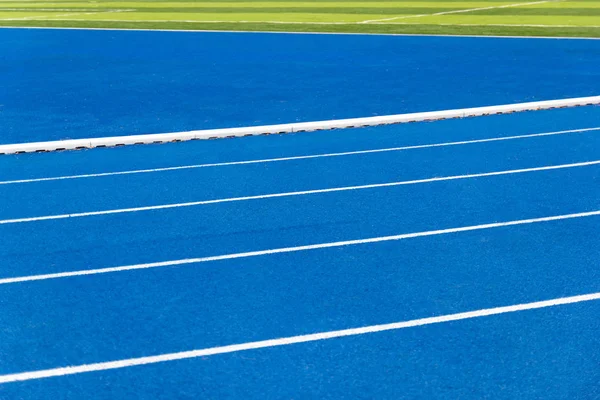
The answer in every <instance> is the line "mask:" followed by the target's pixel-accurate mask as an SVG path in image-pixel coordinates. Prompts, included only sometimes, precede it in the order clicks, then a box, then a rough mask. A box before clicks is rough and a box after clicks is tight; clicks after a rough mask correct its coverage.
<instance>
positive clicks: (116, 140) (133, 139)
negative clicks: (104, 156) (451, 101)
mask: <svg viewBox="0 0 600 400" xmlns="http://www.w3.org/2000/svg"><path fill="white" fill-rule="evenodd" d="M594 104H600V96H590V97H579V98H571V99H560V100H546V101H535V102H529V103H517V104H507V105H498V106H488V107H476V108H462V109H456V110H445V111H431V112H422V113H410V114H397V115H385V116H377V117H364V118H351V119H338V120H329V121H316V122H298V123H290V124H280V125H267V126H253V127H245V128H225V129H208V130H200V131H189V132H173V133H157V134H150V135H130V136H115V137H104V138H90V139H73V140H59V141H52V142H37V143H17V144H8V145H0V154H14V153H27V152H36V151H55V150H69V149H71V150H72V149H81V148H94V147H98V146H118V145H128V144H149V143H163V142H172V141H184V140H194V139H213V138H226V137H239V136H250V135H262V134H276V133H289V132H304V131H317V130H325V129H337V128H355V127H362V126H377V125H387V124H400V123H407V122H418V121H435V120H441V119H447V118H465V117H475V116H483V115H490V114H506V113H513V112H519V111H534V110H547V109H552V108H562V107H576V106H586V105H594Z"/></svg>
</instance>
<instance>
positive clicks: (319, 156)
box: [0, 127, 600, 185]
mask: <svg viewBox="0 0 600 400" xmlns="http://www.w3.org/2000/svg"><path fill="white" fill-rule="evenodd" d="M593 131H600V127H596V128H583V129H570V130H566V131H556V132H544V133H534V134H529V135H518V136H505V137H495V138H488V139H476V140H463V141H459V142H446V143H433V144H422V145H414V146H403V147H389V148H384V149H372V150H358V151H346V152H342V153H327V154H313V155H305V156H294V157H280V158H267V159H260V160H247V161H230V162H221V163H212V164H195V165H181V166H176V167H163V168H152V169H138V170H130V171H117V172H101V173H96V174H81V175H66V176H54V177H48V178H31V179H18V180H12V181H0V185H12V184H19V183H32V182H48V181H59V180H66V179H83V178H98V177H105V176H115V175H133V174H145V173H152V172H166V171H178V170H185V169H196V168H210V167H224V166H231V165H247V164H262V163H272V162H281V161H295V160H308V159H312V158H325V157H342V156H352V155H359V154H373V153H386V152H393V151H404V150H416V149H427V148H432V147H446V146H459V145H466V144H475V143H488V142H499V141H503V140H516V139H528V138H536V137H542V136H553V135H563V134H568V133H583V132H593Z"/></svg>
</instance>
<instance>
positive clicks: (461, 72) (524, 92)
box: [0, 29, 600, 144]
mask: <svg viewBox="0 0 600 400" xmlns="http://www.w3.org/2000/svg"><path fill="white" fill-rule="evenodd" d="M598 65H600V41H599V40H576V39H516V38H457V37H419V36H382V35H306V34H273V33H252V34H250V33H209V32H136V31H110V30H109V31H86V30H49V29H0V77H1V82H0V144H7V143H21V142H33V141H45V140H59V139H67V138H72V139H77V138H87V137H104V136H118V135H131V134H145V133H162V132H173V131H176V132H177V131H186V130H197V129H207V128H230V127H237V126H250V125H264V124H274V123H288V122H296V121H316V120H329V119H339V118H354V117H367V116H373V115H387V114H401V113H406V112H420V111H435V110H445V109H451V108H465V107H476V106H485V105H498V104H510V103H519V102H527V101H536V100H553V99H560V98H571V97H584V96H593V95H597V94H598V93H600V68H598ZM549 66H551V68H549Z"/></svg>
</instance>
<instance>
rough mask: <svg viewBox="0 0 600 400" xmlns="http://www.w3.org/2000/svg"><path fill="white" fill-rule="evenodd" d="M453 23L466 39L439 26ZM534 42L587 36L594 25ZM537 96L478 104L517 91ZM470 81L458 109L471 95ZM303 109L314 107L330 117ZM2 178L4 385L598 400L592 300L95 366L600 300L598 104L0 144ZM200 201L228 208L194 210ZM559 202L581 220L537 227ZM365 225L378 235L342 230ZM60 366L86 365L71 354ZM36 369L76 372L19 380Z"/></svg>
mask: <svg viewBox="0 0 600 400" xmlns="http://www.w3.org/2000/svg"><path fill="white" fill-rule="evenodd" d="M4 34H5V35H6V32H5V33H4ZM35 34H37V33H36V32H29V31H24V32H22V33H20V35H35ZM62 34H63V33H62V32H56V33H53V34H52V35H48V40H58V38H59V37H60V35H62ZM87 34H89V35H92V36H93V35H95V33H93V32H92V33H87ZM14 35H15V36H18V35H17V34H16V33H15V34H14ZM130 35H131V37H132V38H138V36H137V35H139V34H137V33H130ZM274 37H275V36H269V35H263V36H261V35H257V36H256V38H257V40H259V39H260V40H265V41H268V40H275V39H273V38H274ZM229 38H230V40H232V41H236V40H237V39H236V36H235V35H231V36H230V37H229ZM293 38H295V39H294V40H297V41H298V46H301V45H303V43H304V41H310V40H313V39H312V38H313V37H312V36H298V37H296V36H293ZM15 40H17V39H15ZM136 40H137V39H136ZM344 40H346V39H345V37H332V38H331V41H340V42H341V43H344ZM366 40H367V39H361V38H358V43H359V44H360V43H363V41H366ZM378 40H390V41H393V40H396V39H395V38H389V39H378ZM411 40H412V39H409V42H410V41H411ZM444 40H447V43H454V41H455V39H427V41H430V42H431V43H439V42H443V41H444ZM466 40H467V41H471V40H472V41H474V42H477V40H476V39H466ZM490 41H492V39H490ZM508 42H510V41H509V40H507V43H508ZM348 43H349V42H348ZM511 43H520V42H518V41H514V42H511ZM523 43H525V42H523ZM537 43H538V44H539V43H542V44H544V45H542V46H541V47H542V48H545V46H546V45H547V46H551V43H552V45H554V44H558V45H562V43H570V45H571V46H573V51H574V52H577V51H579V49H582V48H584V47H585V46H584V45H583V43H587V42H580V41H572V42H566V41H565V42H560V41H547V42H546V41H540V42H537ZM599 44H600V42H599ZM109 45H110V43H109V44H104V45H103V46H109ZM204 45H205V46H209V45H208V44H204ZM304 45H307V44H306V43H304ZM136 48H137V47H136ZM140 51H141V50H140ZM165 51H166V50H165ZM169 51H175V50H169ZM513 51H515V52H516V50H513ZM523 51H524V50H523ZM90 52H92V50H90ZM525 53H527V52H525ZM430 54H434V53H430ZM518 54H521V52H520V51H519V52H518ZM597 54H599V53H597ZM390 57H391V56H390ZM440 57H443V56H440ZM258 58H259V57H258V56H257V60H255V62H256V65H257V67H258V65H264V63H263V60H258ZM383 59H384V60H386V59H387V58H386V57H385V56H384V57H383ZM338 61H339V62H344V60H338ZM89 62H90V63H91V62H93V58H92V59H90V60H89ZM140 62H141V61H140ZM382 62H385V61H382ZM309 64H310V63H309ZM308 67H310V65H308ZM164 68H165V70H166V69H168V68H171V67H168V68H167V67H164ZM332 68H333V67H332ZM542 70H543V69H542ZM553 71H554V70H553ZM363 72H364V70H363ZM487 72H488V73H492V72H490V71H487ZM555 72H556V71H555ZM482 73H483V72H482ZM515 74H517V72H515ZM519 76H521V75H519ZM340 79H342V78H340ZM565 79H567V78H565ZM590 79H592V78H591V75H590ZM596 83H597V82H596ZM454 84H457V85H458V83H454ZM540 85H542V86H543V85H544V83H543V82H541V83H540ZM473 87H474V86H473ZM498 87H499V86H498ZM563 88H564V90H567V91H570V92H569V93H563V94H565V95H567V94H568V95H575V94H577V95H583V94H597V93H592V92H591V90H592V88H591V87H586V86H585V85H582V86H577V85H574V86H572V87H571V86H568V85H565V86H563ZM380 89H381V88H380ZM446 89H447V87H446ZM579 89H581V90H579ZM588 89H589V91H590V92H588V93H584V92H585V91H586V90H588ZM373 90H377V89H373ZM529 91H531V93H533V88H532V87H530V88H522V91H517V92H515V91H513V90H512V88H509V89H507V90H506V92H505V93H499V92H494V93H495V94H494V95H492V94H490V97H488V98H485V99H483V100H481V99H480V100H481V101H483V102H484V103H488V102H498V100H499V99H501V100H502V101H504V100H506V101H512V100H517V98H518V99H519V100H524V99H526V98H529V97H528V96H529V95H528V94H527V93H529ZM215 92H218V90H215ZM263 93H264V91H263ZM290 93H291V92H290ZM509 93H510V95H509ZM538 93H542V94H543V97H546V96H550V97H556V93H552V94H550V91H538ZM430 94H431V93H430ZM453 95H455V97H454V100H452V101H453V102H454V101H455V102H454V103H453V104H456V105H458V104H463V105H464V102H466V101H468V100H467V97H466V96H463V95H458V94H455V93H452V92H450V93H449V96H450V98H451V99H452V98H453V97H452V96H453ZM496 95H497V97H495V96H496ZM102 96H104V95H102ZM102 96H100V97H102ZM415 96H420V95H415ZM326 98H327V97H326ZM328 99H329V100H331V101H333V97H330V98H328ZM379 100H381V101H382V102H384V103H385V102H386V100H384V99H381V98H379ZM36 101H43V100H36ZM124 101H127V99H125V100H124ZM419 101H424V97H423V99H422V100H419V99H416V100H415V102H416V104H421V105H422V104H423V103H419ZM90 104H91V103H90ZM216 104H220V103H219V102H217V103H216ZM306 104H308V103H306ZM366 104H367V103H364V104H363V105H366ZM381 104H383V103H379V104H375V105H376V106H377V107H379V108H378V109H380V110H384V111H385V112H388V111H391V109H389V108H386V107H382V106H381ZM386 104H388V105H391V104H392V102H391V101H388V102H387V103H386ZM430 104H431V103H430ZM375 105H374V106H375ZM438 105H439V104H433V105H432V108H438ZM111 107H112V106H111ZM294 107H295V106H294ZM377 107H376V108H377ZM109 108H110V107H109ZM445 108H448V107H445ZM116 109H117V108H116V105H115V109H114V110H113V111H115V110H116ZM300 109H302V107H299V108H298V110H300ZM216 110H218V107H217V106H215V114H212V116H211V117H210V118H216V116H217V114H216ZM303 110H304V111H306V110H307V109H305V108H304V109H303ZM357 110H359V108H356V109H354V111H357ZM373 110H375V108H373V109H371V110H369V109H367V108H362V109H361V112H362V114H363V115H364V114H368V113H370V112H372V111H373ZM187 111H190V109H187ZM304 111H303V112H304ZM110 112H111V111H110V109H109V111H108V114H107V115H110ZM115 112H116V111H115ZM306 112H307V113H306V114H301V113H299V114H297V116H298V118H301V117H302V116H309V115H310V116H311V117H315V116H322V117H325V115H323V114H320V115H319V114H318V111H317V110H316V109H314V110H312V111H310V112H308V111H306ZM249 113H251V111H249ZM333 114H335V116H342V115H340V114H338V111H332V115H329V116H334V115H333ZM206 115H208V114H206ZM270 115H271V116H273V117H272V118H273V119H274V120H275V119H277V118H279V115H283V114H277V113H276V112H275V113H273V114H270ZM288 115H290V114H288ZM172 117H173V118H175V116H172ZM210 118H207V120H208V121H214V120H212V119H210ZM10 120H11V118H9V121H10ZM247 121H248V120H245V121H244V123H245V122H247ZM192 122H194V121H192ZM195 122H197V121H195ZM228 122H232V120H229V121H228ZM8 123H9V124H10V123H11V122H8ZM111 123H112V122H111ZM207 123H208V124H210V122H207ZM240 123H242V122H241V120H240ZM106 126H108V125H106ZM106 126H105V128H106ZM111 126H113V127H112V128H106V129H116V128H114V127H115V126H116V125H111ZM150 126H153V127H154V128H156V129H162V128H161V125H160V124H157V125H147V126H146V127H150ZM182 127H183V126H182ZM130 128H131V127H130V126H129V127H128V130H131V129H130ZM154 128H152V129H154ZM32 129H33V128H32ZM103 129H104V128H103ZM33 131H34V130H31V131H29V132H30V133H31V132H33ZM38 132H41V131H38ZM374 150H378V151H374ZM348 152H349V153H352V154H340V153H348ZM308 156H318V157H308ZM281 158H291V159H285V160H282V159H281ZM246 161H256V162H252V163H246ZM224 163H229V164H224ZM0 171H1V173H0V238H2V240H1V241H0V318H1V322H0V382H2V381H3V379H4V381H7V382H6V383H4V384H2V383H0V398H2V399H3V400H4V399H7V400H8V399H28V400H29V399H82V398H85V399H102V400H107V399H111V400H119V399H198V398H207V399H223V398H244V399H254V398H255V399H282V398H324V399H325V398H331V399H339V398H389V399H398V398H426V399H430V398H436V399H457V398H462V399H481V398H493V399H515V398H520V399H533V398H544V399H565V398H569V399H598V398H600V385H598V382H600V368H599V367H598V366H599V365H600V336H599V335H598V330H599V329H600V319H598V315H599V313H600V301H598V300H596V301H578V302H576V303H574V304H566V305H557V306H552V307H547V308H541V309H525V310H523V311H519V312H511V313H508V312H501V313H499V314H498V315H491V316H480V317H478V318H472V319H463V320H456V321H451V322H440V323H438V324H433V325H419V324H417V325H419V326H414V327H407V328H402V329H395V330H389V331H385V332H378V333H363V334H358V335H354V336H347V337H338V338H331V339H323V340H316V341H311V342H306V343H298V344H284V345H280V346H277V347H272V346H271V347H265V348H261V349H255V350H244V351H235V352H231V353H224V354H215V355H209V356H206V355H204V356H193V357H191V358H186V359H180V360H175V361H162V362H152V363H150V364H147V365H142V366H122V368H113V369H107V370H98V368H97V367H94V365H95V364H96V363H103V362H110V361H119V360H136V359H139V358H140V357H147V356H161V355H169V354H173V353H178V352H183V351H190V350H195V349H207V348H212V347H219V346H226V345H232V344H246V343H250V342H255V341H262V340H267V339H277V338H290V337H295V336H298V335H305V334H314V333H320V332H332V331H338V330H343V329H349V328H359V327H372V326H376V325H380V324H387V323H393V322H402V321H412V320H416V319H421V318H428V317H436V316H445V315H450V314H455V313H462V312H467V311H478V310H485V309H489V308H494V307H504V306H512V305H519V304H528V303H532V302H538V301H544V300H553V299H561V298H565V297H570V296H576V295H586V294H596V295H597V294H598V293H599V292H600V108H599V107H581V108H574V109H560V110H549V111H540V112H530V113H518V114H511V115H501V116H490V117H480V118H471V119H463V120H447V121H439V122H433V123H417V124H410V125H392V126H383V127H374V128H362V129H346V130H335V131H327V132H311V133H301V134H290V135H275V136H261V137H247V138H239V139H230V140H228V139H224V140H215V141H197V142H187V143H179V144H167V145H148V146H132V147H121V148H114V149H96V150H90V151H78V152H65V153H47V154H26V155H17V156H3V157H0ZM486 173H496V174H493V175H489V174H488V175H482V174H486ZM82 175H83V176H82ZM434 178H437V180H434ZM385 183H389V184H390V185H387V186H376V187H364V186H365V185H375V184H385ZM332 188H337V189H338V190H337V191H327V190H328V189H332ZM300 191H311V192H309V193H305V192H304V193H298V192H300ZM283 194H285V195H283ZM273 195H277V196H273ZM252 196H254V198H249V197H252ZM207 200H218V201H216V202H212V203H209V204H189V203H190V202H191V203H194V202H201V201H207ZM139 207H148V208H149V209H142V210H140V209H139ZM161 207H162V208H161ZM165 207H168V208H165ZM90 212H91V213H96V215H90V214H88V213H90ZM582 213H587V214H582ZM556 216H567V217H565V219H560V220H556V219H555V220H548V221H543V220H540V218H544V217H556ZM525 220H530V221H528V222H529V223H525V222H527V221H525ZM511 221H512V225H505V226H488V227H482V225H485V224H493V223H508V222H511ZM519 221H521V222H519ZM466 227H470V228H468V229H469V230H464V229H463V228H466ZM450 228H457V229H456V230H455V231H447V232H446V231H444V232H437V234H434V231H438V230H444V229H450ZM461 229H463V230H462V231H461ZM417 232H421V233H422V234H421V236H420V237H413V238H396V239H398V240H385V239H381V238H385V237H387V236H393V235H400V234H407V233H417ZM369 238H380V241H378V242H373V243H357V242H351V243H347V244H345V245H339V244H338V245H332V244H331V243H334V242H338V241H356V240H361V239H369ZM318 244H325V245H324V247H322V248H308V249H307V248H302V247H300V248H299V246H307V245H318ZM284 248H287V250H278V251H279V252H273V251H274V250H277V249H284ZM254 251H258V252H259V253H256V254H252V253H251V254H242V255H240V253H245V252H254ZM219 255H223V256H224V257H223V258H222V259H220V260H214V259H200V260H195V261H190V260H189V259H190V258H204V257H210V256H219ZM178 260H184V261H178ZM186 260H187V261H186ZM157 262H164V264H160V265H156V264H151V265H144V264H147V263H157ZM113 267H117V268H116V269H114V270H110V269H108V270H107V268H113ZM119 267H124V268H119ZM150 267H152V268H150ZM66 366H90V368H91V370H90V371H89V372H82V373H79V374H69V372H68V370H58V371H57V370H56V369H57V368H60V367H66ZM95 368H96V369H95ZM43 370H51V371H55V372H56V374H57V375H60V376H55V377H48V378H41V379H34V378H33V377H31V376H28V375H19V376H20V377H21V378H19V379H23V380H22V381H10V379H8V378H7V376H9V375H11V374H19V373H24V372H29V371H43Z"/></svg>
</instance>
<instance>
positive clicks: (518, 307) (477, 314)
mask: <svg viewBox="0 0 600 400" xmlns="http://www.w3.org/2000/svg"><path fill="white" fill-rule="evenodd" d="M599 299H600V292H598V293H589V294H582V295H577V296H570V297H559V298H556V299H551V300H543V301H535V302H532V303H521V304H515V305H511V306H502V307H494V308H484V309H480V310H475V311H467V312H461V313H456V314H446V315H439V316H436V317H426V318H419V319H413V320H408V321H402V322H393V323H387V324H381V325H369V326H363V327H360V328H350V329H342V330H338V331H328V332H319V333H311V334H306V335H298V336H290V337H285V338H278V339H269V340H260V341H256V342H247V343H240V344H232V345H228V346H219V347H209V348H205V349H198V350H189V351H182V352H178V353H166V354H160V355H155V356H147V357H138V358H128V359H122V360H117V361H105V362H98V363H94V364H82V365H77V366H68V367H58V368H50V369H44V370H38V371H29V372H19V373H15V374H8V375H0V383H10V382H19V381H29V380H34V379H43V378H51V377H58V376H65V375H75V374H82V373H86V372H97V371H105V370H110V369H119V368H128V367H135V366H139V365H146V364H156V363H161V362H167V361H175V360H185V359H190V358H198V357H208V356H214V355H217V354H226V353H235V352H238V351H247V350H256V349H264V348H270V347H279V346H288V345H292V344H298V343H306V342H316V341H319V340H330V339H335V338H341V337H347V336H358V335H365V334H371V333H377V332H385V331H392V330H398V329H406V328H414V327H417V326H424V325H432V324H440V323H445V322H452V321H460V320H465V319H472V318H481V317H489V316H493V315H500V314H507V313H513V312H519V311H527V310H536V309H540V308H547V307H556V306H561V305H567V304H575V303H582V302H586V301H593V300H599Z"/></svg>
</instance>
